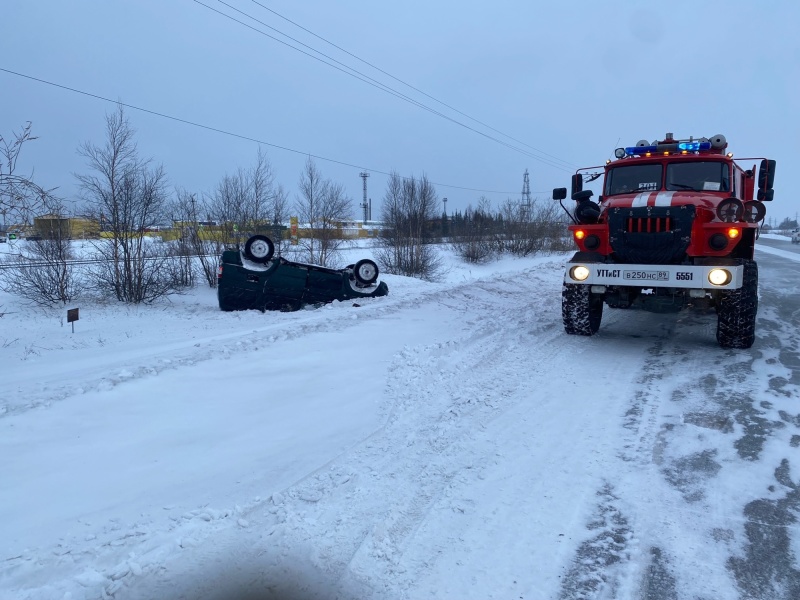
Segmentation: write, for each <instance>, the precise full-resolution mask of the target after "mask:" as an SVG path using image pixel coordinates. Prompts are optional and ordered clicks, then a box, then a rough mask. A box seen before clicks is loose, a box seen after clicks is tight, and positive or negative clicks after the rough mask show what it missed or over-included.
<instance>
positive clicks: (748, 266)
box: [717, 260, 758, 348]
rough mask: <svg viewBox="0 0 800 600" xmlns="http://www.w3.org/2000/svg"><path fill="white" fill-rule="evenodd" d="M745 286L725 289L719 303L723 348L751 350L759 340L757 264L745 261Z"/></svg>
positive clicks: (718, 336) (720, 332) (719, 341)
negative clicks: (757, 328) (757, 333)
mask: <svg viewBox="0 0 800 600" xmlns="http://www.w3.org/2000/svg"><path fill="white" fill-rule="evenodd" d="M743 264H744V277H743V281H742V287H740V288H739V289H738V290H723V291H722V292H721V293H720V297H719V299H718V301H717V342H718V343H719V345H720V346H722V347H723V348H749V347H750V346H752V345H753V342H754V341H755V339H756V313H757V312H758V265H757V264H756V262H755V261H753V260H745V261H743Z"/></svg>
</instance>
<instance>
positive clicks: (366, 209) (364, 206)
mask: <svg viewBox="0 0 800 600" xmlns="http://www.w3.org/2000/svg"><path fill="white" fill-rule="evenodd" d="M358 176H359V177H361V179H363V180H364V200H363V201H362V202H361V208H362V209H363V210H364V223H366V222H367V221H369V217H370V214H369V213H370V210H369V208H370V207H369V203H368V202H367V177H369V173H367V172H366V171H362V172H361V173H359V174H358Z"/></svg>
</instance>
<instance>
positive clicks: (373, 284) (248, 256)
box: [217, 235, 389, 311]
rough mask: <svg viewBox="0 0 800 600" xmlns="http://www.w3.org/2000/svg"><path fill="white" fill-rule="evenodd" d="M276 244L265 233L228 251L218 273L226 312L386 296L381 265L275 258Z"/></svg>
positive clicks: (360, 262)
mask: <svg viewBox="0 0 800 600" xmlns="http://www.w3.org/2000/svg"><path fill="white" fill-rule="evenodd" d="M274 250H275V247H274V244H273V243H272V240H270V239H269V238H268V237H266V236H263V235H254V236H252V237H250V239H248V240H247V243H246V244H245V247H244V251H240V250H225V251H224V252H223V253H222V260H221V261H220V267H219V273H218V275H217V298H218V300H219V307H220V309H221V310H223V311H231V310H249V309H255V310H261V311H264V310H284V311H286V310H297V309H299V308H301V307H302V306H305V305H309V304H310V305H318V304H326V303H329V302H333V301H335V300H340V301H344V300H352V299H357V298H374V297H378V296H385V295H387V294H388V293H389V287H388V286H387V285H386V283H384V282H380V283H379V282H378V275H379V271H378V265H376V264H375V262H373V261H372V260H369V259H363V260H360V261H358V262H357V263H355V264H353V265H348V266H347V267H346V268H344V269H329V268H327V267H321V266H318V265H311V264H306V263H299V262H292V261H289V260H286V259H285V258H283V257H277V258H274V257H273V255H274Z"/></svg>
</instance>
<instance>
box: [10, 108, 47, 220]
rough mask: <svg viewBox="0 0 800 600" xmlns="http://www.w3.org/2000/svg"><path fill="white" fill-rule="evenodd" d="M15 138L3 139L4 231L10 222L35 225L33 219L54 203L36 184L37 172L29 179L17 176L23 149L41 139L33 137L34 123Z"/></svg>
mask: <svg viewBox="0 0 800 600" xmlns="http://www.w3.org/2000/svg"><path fill="white" fill-rule="evenodd" d="M12 136H13V139H7V138H5V137H3V136H2V135H0V154H2V161H1V162H0V215H1V216H2V217H3V223H2V229H3V230H4V231H5V229H6V226H7V219H9V218H11V220H12V221H13V222H18V223H23V224H29V223H31V220H32V218H33V217H34V216H36V215H37V213H39V212H40V211H41V210H43V209H45V207H46V205H47V203H48V201H51V200H52V192H53V190H52V189H51V190H45V189H44V188H42V187H41V186H39V185H37V184H36V183H34V182H33V172H31V174H30V175H29V176H27V177H26V176H23V175H18V174H17V173H16V168H17V160H18V159H19V155H20V152H21V151H22V146H23V145H24V144H25V142H31V141H33V140H35V139H37V138H36V137H34V136H33V134H32V133H31V123H30V122H28V123H26V124H25V126H24V127H23V128H22V131H20V132H19V133H14V134H12Z"/></svg>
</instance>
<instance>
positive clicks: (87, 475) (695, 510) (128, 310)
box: [0, 247, 800, 600]
mask: <svg viewBox="0 0 800 600" xmlns="http://www.w3.org/2000/svg"><path fill="white" fill-rule="evenodd" d="M760 249H763V251H764V252H765V253H769V254H771V255H780V256H779V258H781V259H785V258H791V259H792V260H797V257H798V255H796V254H793V253H791V252H782V251H780V250H776V249H772V248H767V247H760ZM784 255H786V256H784ZM567 256H568V255H566V254H565V255H558V256H543V257H542V256H540V257H535V258H527V259H503V260H501V261H497V262H493V263H490V264H488V265H482V266H477V267H476V266H467V265H464V264H463V263H460V262H458V261H456V260H455V259H453V258H452V257H450V258H449V271H448V272H447V274H446V276H445V278H444V280H443V281H441V282H439V283H426V282H422V281H418V280H414V279H409V278H404V277H399V276H391V275H381V279H382V280H384V281H386V282H387V283H388V285H389V296H387V297H385V298H376V299H368V300H365V301H362V300H359V304H360V305H361V306H360V307H358V308H356V307H353V306H352V303H347V302H344V303H334V304H332V305H328V306H325V307H322V308H318V309H313V310H302V311H299V312H295V313H280V312H268V313H263V314H262V313H259V312H255V311H250V312H234V313H223V312H220V311H219V309H218V307H217V304H216V296H215V292H214V290H211V289H209V288H206V287H198V288H196V289H194V290H193V291H191V292H190V293H188V294H186V295H183V296H177V297H173V298H171V300H170V302H161V303H157V304H155V305H152V306H138V307H136V306H133V307H131V306H124V305H117V304H109V305H100V304H90V303H86V304H85V305H84V304H82V303H79V304H77V305H75V306H72V305H70V306H68V307H64V308H63V309H53V310H42V309H34V308H30V307H27V306H25V305H23V304H21V303H20V302H19V301H18V300H17V299H16V298H13V297H10V296H9V295H7V294H0V313H4V314H3V316H2V317H0V365H2V392H1V393H0V457H2V460H0V599H2V600H12V599H13V600H40V599H41V600H49V599H57V600H63V599H66V598H69V599H70V600H83V599H86V600H89V599H99V598H110V597H113V598H116V599H120V600H128V599H141V598H163V599H172V598H184V597H185V598H206V597H208V598H217V597H220V598H221V597H223V595H225V594H229V595H230V596H231V597H233V595H234V594H245V593H261V592H264V590H268V591H271V592H272V593H273V594H275V596H274V597H293V598H294V597H298V598H299V597H304V598H305V597H309V598H323V597H325V598H327V597H336V596H338V597H342V598H425V597H430V598H458V599H461V598H476V599H478V598H481V599H484V598H505V599H507V598H515V599H516V598H523V599H526V600H530V599H539V598H541V599H545V598H560V597H568V598H640V597H648V596H646V595H645V591H643V590H642V589H641V586H642V581H643V580H646V579H647V577H646V575H647V574H648V573H651V574H652V572H653V568H654V567H653V565H654V564H656V562H655V559H654V556H656V550H654V549H657V551H658V553H659V554H658V555H659V556H661V555H662V554H663V557H664V559H665V562H666V564H667V567H665V568H666V570H667V571H668V572H669V574H670V577H671V580H672V581H673V582H674V584H673V585H674V586H675V587H676V589H678V590H679V591H680V593H679V595H678V596H675V597H680V598H684V597H686V598H737V597H740V596H739V594H740V593H741V592H740V591H739V590H738V589H737V586H736V581H735V578H734V577H733V575H732V574H731V569H730V566H729V560H730V558H731V557H732V556H733V557H743V556H744V555H745V550H746V545H747V539H746V536H745V526H746V525H747V523H748V522H749V518H748V517H747V516H746V515H745V514H744V513H743V510H742V508H743V506H744V505H745V504H747V503H748V502H750V501H753V500H757V499H759V498H766V497H773V498H774V499H775V500H778V499H780V498H783V497H785V496H786V494H787V490H788V488H786V487H785V486H780V485H778V484H777V483H776V480H775V477H776V476H775V470H776V468H777V467H778V466H779V465H780V464H781V460H782V459H784V458H786V457H787V456H788V452H787V451H788V450H789V444H788V440H789V438H790V437H791V435H792V434H793V433H796V428H794V429H793V428H792V427H786V428H785V429H783V430H780V429H776V430H775V431H774V432H773V435H772V436H771V437H769V438H768V439H767V440H766V441H765V443H764V447H763V450H762V451H761V453H760V454H759V457H758V459H757V460H745V459H743V458H742V457H741V456H740V454H738V453H737V448H736V447H735V445H734V442H735V440H736V439H739V436H740V434H741V433H742V428H743V427H744V426H743V425H742V424H741V423H740V422H739V421H737V420H736V418H735V417H734V416H733V414H731V415H725V414H722V413H720V411H719V410H718V408H719V407H716V408H715V407H713V406H710V405H709V404H710V400H709V398H710V396H709V394H712V391H709V390H714V389H716V390H717V391H718V393H719V394H721V395H725V394H727V395H731V394H733V393H738V394H750V397H751V398H752V402H753V403H754V406H755V405H757V403H758V402H761V401H763V400H769V402H770V403H771V404H770V406H769V407H766V408H764V409H763V410H764V411H765V415H766V418H769V419H773V420H776V421H777V420H780V419H781V417H780V416H779V413H780V411H784V412H787V413H788V414H791V415H795V414H798V412H800V410H798V408H797V387H796V386H792V385H790V386H788V387H784V388H782V389H783V392H779V391H776V390H775V388H774V386H773V387H770V382H771V381H772V380H773V379H775V378H782V379H783V380H789V379H791V377H792V372H791V371H792V369H791V368H787V367H786V366H785V365H784V364H783V363H781V362H780V360H778V358H779V357H778V353H779V350H778V349H775V348H771V347H770V345H769V344H763V345H762V346H761V347H760V348H759V351H758V352H757V353H756V354H754V355H752V356H751V354H750V353H748V352H733V351H723V350H720V349H719V348H717V346H716V342H715V341H714V336H713V325H714V321H713V319H712V318H711V317H710V316H709V317H704V316H699V317H686V316H684V315H682V314H681V315H652V314H647V313H638V312H637V313H628V312H627V311H612V310H608V311H607V313H606V315H605V316H604V322H603V329H601V333H600V334H599V335H598V336H595V337H593V338H580V337H572V336H566V335H565V334H564V333H563V328H562V326H561V317H560V289H561V281H562V277H563V268H564V262H565V260H566V257H567ZM364 257H369V253H368V251H365V250H358V251H354V254H353V256H352V257H349V258H353V259H358V258H364ZM351 262H352V261H351ZM764 273H765V271H764V270H763V269H762V281H763V280H764V277H765V275H764ZM78 306H79V307H80V320H79V321H78V322H76V323H75V324H74V325H75V331H74V333H73V332H72V329H71V327H70V325H68V324H67V323H66V309H67V308H75V307H78ZM797 327H798V324H797V323H796V322H795V323H794V324H793V325H792V328H788V329H787V330H786V331H785V332H782V333H775V335H779V336H780V340H781V342H782V343H783V344H785V345H787V346H789V345H791V344H794V345H793V346H792V347H793V348H794V349H795V350H796V349H797V343H796V342H793V341H792V336H794V340H797V339H798V338H797V335H796V334H797ZM751 363H752V364H751ZM726 370H727V372H729V373H733V372H735V371H737V370H738V371H739V372H741V373H746V374H747V377H746V378H742V379H741V380H738V379H737V380H736V381H737V382H738V383H737V384H736V385H735V386H734V385H733V384H731V383H730V382H728V381H726V379H725V375H724V373H725V372H726ZM795 376H796V373H795ZM732 386H733V387H732ZM770 390H772V391H771V392H770ZM787 390H788V391H787ZM726 397H727V396H726ZM709 423H711V424H710V425H709ZM794 452H795V454H796V449H795V450H794ZM687 460H691V461H695V463H696V465H695V466H696V468H694V467H693V468H690V469H683V470H682V469H681V468H679V467H680V465H682V464H684V463H685V462H686V461H687ZM681 461H684V462H681ZM693 464H694V463H693ZM790 475H791V478H792V480H793V481H797V480H798V478H800V473H798V467H797V463H796V461H795V462H793V463H792V464H791V469H790ZM770 486H772V487H770ZM770 495H771V496H770ZM786 530H787V532H788V533H789V534H790V540H791V542H790V543H791V545H792V547H793V548H794V549H795V550H796V549H797V547H798V528H797V525H796V524H792V525H788V526H786ZM796 567H797V563H796V559H795V568H796ZM280 594H283V596H281V595H280ZM224 597H228V596H224ZM259 597H261V596H259ZM267 597H272V596H267ZM653 597H656V596H653ZM658 597H662V596H658ZM663 597H665V598H666V597H671V596H667V595H665V596H663Z"/></svg>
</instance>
